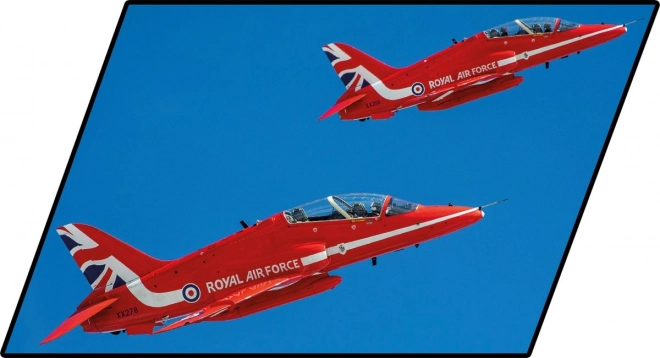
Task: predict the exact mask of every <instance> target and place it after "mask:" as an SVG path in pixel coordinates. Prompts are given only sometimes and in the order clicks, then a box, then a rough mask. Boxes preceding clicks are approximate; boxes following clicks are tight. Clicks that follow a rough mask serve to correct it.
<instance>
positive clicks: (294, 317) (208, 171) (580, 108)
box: [7, 5, 652, 353]
mask: <svg viewBox="0 0 660 358" xmlns="http://www.w3.org/2000/svg"><path fill="white" fill-rule="evenodd" d="M651 11H652V6H540V5H534V6H132V7H130V8H129V10H128V12H127V15H126V18H125V19H124V23H123V26H122V29H121V32H120V34H119V37H118V40H117V43H116V45H115V49H114V52H113V53H112V57H111V60H110V63H109V65H108V68H107V71H106V74H105V77H104V79H103V83H102V85H101V88H100V91H99V93H98V97H97V100H96V103H95V104H94V108H93V111H92V113H91V116H90V118H89V121H88V123H87V128H86V130H85V133H84V136H83V138H82V141H81V143H80V147H79V149H78V152H77V153H76V158H75V161H74V163H73V166H72V168H71V171H70V173H69V178H68V180H67V183H66V186H65V189H64V192H63V194H62V197H61V198H60V203H59V206H58V208H57V211H56V213H55V216H54V219H53V222H52V225H51V227H50V228H49V230H48V236H47V237H46V241H45V243H44V246H43V250H42V252H41V256H40V257H39V261H38V264H37V267H36V270H35V272H34V275H33V277H32V281H31V283H30V286H29V289H28V292H27V295H26V297H25V300H24V302H23V305H22V307H21V311H20V315H19V317H18V320H17V322H16V326H15V328H14V331H13V334H12V337H11V341H10V343H9V346H8V350H7V351H8V352H156V353H157V352H494V353H497V352H510V353H523V352H526V351H527V349H528V347H529V344H530V341H531V339H532V336H533V334H534V330H535V328H536V325H537V323H538V321H539V317H540V314H541V311H542V309H543V305H544V303H545V300H546V298H547V296H548V292H549V290H550V287H551V284H552V280H553V278H554V276H555V273H556V271H557V267H558V265H559V263H560V260H561V256H562V253H563V251H564V249H565V247H566V243H567V241H568V239H569V237H570V234H571V231H572V229H573V224H574V222H575V219H576V216H577V214H578V211H579V208H580V205H581V203H582V200H583V197H584V195H585V192H586V189H587V187H588V184H589V181H590V179H591V175H592V173H593V170H594V168H595V165H596V163H597V160H598V156H599V154H600V151H601V148H602V146H603V143H604V140H605V137H606V135H607V131H608V129H609V127H610V124H611V122H612V120H613V116H614V114H615V111H616V107H617V105H618V103H619V99H620V98H621V94H622V92H623V90H624V86H625V83H626V80H627V79H628V75H629V73H630V70H631V67H632V64H633V61H634V58H635V56H636V55H637V50H638V48H639V45H640V43H641V40H642V37H643V34H644V31H645V29H646V26H647V23H648V20H649V17H650V15H651ZM531 16H557V17H561V18H565V19H567V20H570V21H574V22H578V23H585V24H586V23H600V22H605V23H615V24H619V23H624V22H628V21H631V20H634V19H637V18H640V17H644V20H642V21H641V23H637V24H634V25H632V26H630V28H629V31H628V33H627V34H625V35H624V36H622V37H620V38H617V39H615V40H614V41H612V42H609V43H606V44H604V45H601V46H599V47H595V48H592V49H588V50H586V51H584V52H582V53H581V54H580V55H579V56H577V55H573V56H570V57H568V58H567V59H563V60H558V61H555V62H552V63H551V64H550V69H549V70H546V69H545V68H544V67H543V66H539V67H536V68H533V69H530V70H527V71H524V72H521V73H519V75H521V76H523V77H524V78H525V81H523V83H522V84H521V85H520V86H518V87H515V88H513V89H510V90H508V91H505V92H502V93H499V94H496V95H494V96H491V97H487V98H483V99H480V100H478V101H475V102H471V103H468V104H465V105H462V106H459V107H455V108H453V109H449V110H445V111H439V112H420V111H417V110H416V109H414V108H410V109H406V110H403V111H400V112H398V113H397V114H396V115H395V116H394V117H392V118H391V119H390V120H387V121H367V122H364V123H361V122H342V121H340V120H339V118H338V116H336V115H335V116H333V117H331V118H329V119H327V120H325V121H321V122H319V121H317V120H316V119H317V118H318V117H319V116H320V115H321V114H322V113H323V112H324V111H325V110H326V109H327V108H329V107H330V106H331V105H332V104H334V102H335V101H336V99H337V98H338V97H339V96H340V95H341V94H342V92H343V90H344V87H343V85H342V84H341V82H340V80H339V79H338V78H337V76H336V74H335V72H334V71H333V70H332V67H331V66H330V63H329V62H328V60H327V58H326V56H325V55H324V53H323V52H322V51H321V46H323V45H325V44H327V43H330V42H344V43H348V44H351V45H353V46H355V47H357V48H358V49H361V50H363V51H365V52H366V53H368V54H370V55H372V56H374V57H376V58H378V59H380V60H381V61H383V62H385V63H387V64H389V65H391V66H395V67H403V66H407V65H410V64H412V63H414V62H416V61H418V60H420V59H422V58H423V57H426V56H429V55H431V54H433V53H435V52H437V51H440V50H442V49H444V48H447V47H449V46H451V45H452V42H451V39H452V38H457V39H461V38H463V37H469V36H472V35H474V34H476V33H477V32H479V31H482V30H485V29H487V28H489V27H492V26H495V25H499V24H501V23H505V22H507V21H510V20H513V19H515V18H525V17H531ZM350 192H375V193H383V194H391V195H394V196H396V197H399V198H402V199H406V200H410V201H414V202H418V203H421V204H446V203H448V202H452V203H454V204H457V205H468V206H477V205H481V204H486V203H489V202H492V201H495V200H498V199H502V198H509V201H507V202H505V203H503V204H500V205H497V206H495V207H492V208H488V209H486V213H487V214H486V217H485V218H484V219H483V220H482V221H480V222H478V223H477V224H475V225H473V226H471V227H468V228H466V229H464V230H462V231H459V232H456V233H453V234H450V235H448V236H445V237H442V238H441V239H438V240H434V241H430V242H427V243H424V244H422V245H421V246H420V247H419V249H414V248H410V249H406V250H404V251H401V252H396V253H393V254H389V255H385V256H382V257H380V258H379V263H378V266H376V267H372V266H371V262H370V261H364V262H360V263H357V264H355V265H352V266H349V267H346V268H343V269H340V270H337V271H336V272H333V274H336V275H340V276H342V277H343V278H344V280H343V282H342V283H341V284H340V285H339V286H337V287H336V288H335V289H334V290H331V291H329V292H326V293H323V294H321V295H318V296H313V297H311V298H307V299H305V300H302V301H298V302H294V303H291V304H288V305H285V306H281V307H278V308H275V309H271V310H269V311H265V312H261V313H258V314H256V315H252V316H248V317H246V318H242V319H239V320H234V321H228V322H212V323H202V324H198V325H193V326H190V327H184V328H182V329H178V330H175V331H172V332H170V333H167V334H163V335H156V336H127V335H125V334H122V335H119V336H112V335H108V334H86V333H84V332H83V331H82V329H80V328H76V329H74V330H73V331H71V332H69V333H68V334H66V335H65V336H63V337H61V338H59V339H57V340H55V341H53V342H51V343H49V344H46V345H44V346H39V342H40V341H41V340H42V339H43V338H44V337H45V336H46V335H48V334H49V333H50V332H51V331H52V330H53V329H54V328H55V327H57V325H59V324H60V323H61V322H62V321H63V320H64V319H65V318H66V317H68V316H69V315H70V314H71V313H73V312H74V311H75V307H76V306H77V305H78V303H79V302H80V301H81V300H82V299H83V298H84V297H85V296H86V295H87V294H88V293H89V292H90V288H89V285H88V284H87V281H86V280H85V279H84V277H83V276H82V274H81V273H80V270H79V269H78V267H77V266H76V265H75V263H74V261H73V260H72V258H71V256H70V255H69V253H68V252H67V250H66V248H65V246H64V245H63V244H62V241H61V240H60V238H59V237H58V236H57V234H56V232H55V228H56V227H58V226H60V225H64V224H68V223H71V222H82V223H87V224H90V225H93V226H96V227H98V228H100V229H102V230H104V231H106V232H108V233H109V234H111V235H113V236H116V237H118V238H120V239H122V240H124V241H126V242H127V243H129V244H131V245H133V246H135V247H136V248H138V249H140V250H142V251H145V252H147V253H149V254H150V255H152V256H154V257H157V258H161V259H175V258H178V257H180V256H183V255H185V254H187V253H189V252H191V251H193V250H196V249H199V248H201V247H203V246H206V245H208V244H210V243H212V242H214V241H216V240H218V239H221V238H223V237H225V236H227V235H229V234H232V233H233V232H236V231H238V230H240V229H241V226H240V224H239V221H240V220H245V221H247V222H248V223H249V224H252V223H254V222H255V220H257V219H264V218H266V217H268V216H270V215H272V214H275V213H277V212H279V211H282V210H284V209H288V208H290V207H293V206H295V205H297V204H302V203H306V202H309V201H312V200H315V199H318V198H320V197H324V196H327V195H329V194H342V193H350Z"/></svg>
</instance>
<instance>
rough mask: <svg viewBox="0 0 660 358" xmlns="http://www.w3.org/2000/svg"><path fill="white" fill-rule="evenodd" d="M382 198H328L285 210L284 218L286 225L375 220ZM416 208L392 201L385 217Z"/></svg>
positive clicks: (383, 202)
mask: <svg viewBox="0 0 660 358" xmlns="http://www.w3.org/2000/svg"><path fill="white" fill-rule="evenodd" d="M388 197H390V196H388V195H382V194H370V193H356V194H341V195H331V196H328V197H326V198H323V199H318V200H314V201H312V202H310V203H307V204H303V205H299V206H296V207H294V208H292V209H289V210H284V217H286V219H287V221H288V222H289V223H292V224H293V223H301V222H309V221H326V220H346V219H355V218H366V217H377V216H380V215H381V213H382V211H383V206H384V204H385V201H386V199H387V198H388ZM418 205H419V204H415V203H411V202H408V201H405V200H401V199H396V198H391V200H390V201H389V203H388V206H387V208H385V215H386V216H393V215H398V214H404V213H407V212H411V211H414V210H415V209H417V207H418Z"/></svg>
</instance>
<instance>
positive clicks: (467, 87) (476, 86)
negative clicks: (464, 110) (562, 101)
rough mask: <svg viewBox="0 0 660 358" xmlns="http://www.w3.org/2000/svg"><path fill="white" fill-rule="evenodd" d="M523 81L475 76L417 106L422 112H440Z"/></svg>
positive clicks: (499, 76) (510, 75)
mask: <svg viewBox="0 0 660 358" xmlns="http://www.w3.org/2000/svg"><path fill="white" fill-rule="evenodd" d="M522 81H523V78H522V77H519V76H515V75H512V74H504V75H500V74H489V75H482V76H475V77H474V78H471V79H469V80H466V81H462V82H459V83H457V84H456V85H455V86H454V87H452V88H450V89H448V90H446V91H444V92H442V93H439V94H434V96H435V98H433V99H432V100H429V101H427V102H424V103H422V104H419V105H417V108H418V109H419V110H420V111H438V110H442V109H447V108H451V107H454V106H458V105H460V104H463V103H467V102H470V101H473V100H475V99H478V98H482V97H486V96H490V95H492V94H495V93H498V92H501V91H504V90H507V89H510V88H512V87H515V86H517V85H519V84H520V83H521V82H522Z"/></svg>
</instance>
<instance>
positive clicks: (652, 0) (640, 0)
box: [0, 0, 660, 357]
mask: <svg viewBox="0 0 660 358" xmlns="http://www.w3.org/2000/svg"><path fill="white" fill-rule="evenodd" d="M257 4H262V5H265V4H269V5H270V4H273V5H283V4H303V3H297V2H272V3H271V2H263V1H262V2H260V1H217V0H214V1H199V0H197V1H183V0H170V1H167V0H160V1H148V0H127V1H126V2H124V6H123V7H122V10H121V14H120V15H119V20H118V21H117V25H116V27H115V31H114V33H113V35H112V39H111V40H110V45H109V47H108V51H107V53H106V55H105V59H104V60H103V65H102V67H101V71H100V73H99V76H98V78H97V80H96V85H95V86H94V90H93V92H92V96H91V98H90V101H89V104H88V105H87V110H86V111H85V117H84V119H83V121H82V124H81V126H80V130H79V131H78V136H77V137H76V141H75V144H74V145H73V149H72V151H71V155H70V156H69V161H68V162H67V165H66V169H65V170H64V175H63V176H62V180H61V182H60V185H59V188H58V189H57V194H56V195H55V200H54V201H53V206H52V207H51V210H50V214H49V215H48V219H47V220H46V225H45V227H44V230H43V232H42V234H41V240H40V241H39V245H38V246H37V251H36V253H35V256H34V259H33V260H32V265H30V270H29V272H28V276H27V278H26V281H25V284H24V285H23V290H22V291H21V295H20V298H19V300H18V304H17V306H16V309H15V311H14V315H13V316H12V320H11V323H10V325H9V329H8V331H7V335H6V336H5V340H4V342H3V344H2V349H1V350H0V355H1V356H3V357H14V356H39V355H38V354H36V353H27V354H24V353H9V354H7V345H8V344H9V340H10V339H11V335H12V332H13V330H14V326H15V324H16V320H17V318H18V313H19V312H20V309H21V307H22V305H23V300H24V299H25V294H26V293H27V289H28V287H29V285H30V282H31V280H32V275H33V273H34V269H35V267H36V265H37V260H38V258H39V256H40V254H41V249H42V248H43V245H44V242H45V240H46V236H47V234H48V229H49V228H50V225H51V223H52V220H53V216H54V215H55V210H56V208H57V206H58V204H59V200H60V197H61V195H62V191H63V189H64V184H65V183H66V180H67V178H68V176H69V171H70V170H71V165H72V164H73V160H74V158H75V156H76V153H77V151H78V146H79V145H80V140H81V139H82V135H83V133H84V131H85V127H86V125H87V121H88V120H89V115H90V113H91V111H92V107H93V106H94V103H95V100H96V96H97V94H98V90H99V87H100V86H101V81H102V80H103V76H104V75H105V70H106V68H107V65H108V62H109V60H110V56H111V54H112V50H113V49H114V46H115V43H116V41H117V37H118V35H119V31H120V29H121V26H122V24H123V21H124V17H125V16H126V12H127V10H128V7H129V6H130V5H257ZM307 4H308V5H312V4H318V5H359V4H369V5H378V4H382V3H381V2H372V1H358V2H351V1H348V2H346V1H335V2H327V1H320V2H317V3H307ZM421 4H424V5H430V4H438V5H530V4H539V5H541V4H543V5H654V7H653V11H652V13H651V16H650V19H649V22H648V25H647V27H646V32H645V33H644V36H643V38H642V42H641V43H640V46H639V49H638V51H637V56H636V57H635V61H634V63H633V66H632V68H631V70H630V74H629V75H628V81H627V82H626V85H625V88H624V90H623V93H622V95H621V99H620V100H619V105H618V106H617V109H616V111H615V113H614V117H613V119H612V124H611V125H610V129H609V131H608V133H607V137H606V138H605V142H604V143H603V148H602V149H601V152H600V156H599V158H598V162H597V163H596V166H595V168H594V172H593V174H592V176H591V180H590V182H589V186H588V188H587V191H586V193H585V196H584V199H583V200H582V205H581V206H580V210H579V212H578V215H577V217H576V220H575V224H574V225H573V230H572V231H571V235H570V238H569V240H568V243H567V244H566V248H565V250H564V254H563V255H562V258H561V262H560V264H559V267H558V269H557V273H556V274H555V278H554V280H553V282H552V287H551V288H550V292H549V293H548V297H547V299H546V301H545V305H544V307H543V311H542V312H541V316H540V318H539V322H538V324H537V326H536V329H535V331H534V336H533V337H532V340H531V342H530V345H529V348H528V350H527V352H526V353H466V354H455V353H427V354H430V355H434V356H442V357H450V356H451V357H454V356H457V357H530V356H531V355H532V352H533V350H534V346H535V345H536V341H537V339H538V336H539V334H540V332H541V327H542V325H543V322H544V320H545V316H546V314H547V312H548V309H549V307H550V302H551V301H552V297H553V296H554V293H555V289H556V287H557V283H558V282H559V278H560V276H561V273H562V271H563V269H564V264H565V263H566V259H567V258H568V253H569V251H570V249H571V246H572V245H573V240H574V239H575V235H576V233H577V230H578V227H579V226H580V222H581V220H582V215H583V214H584V210H585V209H586V206H587V202H588V201H589V197H590V196H591V191H592V189H593V186H594V184H595V182H596V177H597V176H598V172H599V171H600V167H601V165H602V163H603V159H604V158H605V153H606V152H607V148H608V147H609V144H610V140H611V138H612V134H613V133H614V129H615V127H616V124H617V122H618V120H619V115H620V114H621V110H622V108H623V104H624V103H625V100H626V97H627V95H628V91H629V89H630V85H631V83H632V80H633V77H634V76H635V72H636V71H637V66H638V65H639V60H640V58H641V56H642V53H643V52H644V48H645V46H646V42H647V40H648V37H649V34H650V33H651V29H652V27H653V23H654V22H655V18H656V15H657V13H658V8H659V5H660V3H659V2H658V0H632V1H601V2H571V1H540V2H536V3H533V2H532V3H530V2H529V1H498V2H488V1H483V0H482V1H470V2H437V3H436V2H425V1H421V2H420V1H410V2H406V5H421ZM48 355H54V356H87V355H90V354H88V353H51V354H48ZM93 355H94V356H117V355H121V356H127V355H135V353H133V354H131V353H95V354H93ZM189 355H195V356H204V355H220V353H194V354H193V353H176V354H174V353H169V354H157V353H141V354H139V356H152V357H169V356H177V357H180V356H189ZM277 355H294V354H277ZM296 355H298V354H296ZM337 355H345V354H337ZM390 355H393V354H390ZM396 355H401V354H396ZM417 355H419V354H417Z"/></svg>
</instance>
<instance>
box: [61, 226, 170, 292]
mask: <svg viewBox="0 0 660 358" xmlns="http://www.w3.org/2000/svg"><path fill="white" fill-rule="evenodd" d="M57 233H58V234H59V235H60V237H61V238H62V241H64V245H66V247H67V249H69V252H70V253H71V256H73V259H74V260H75V261H76V264H77V265H78V267H79V268H80V270H81V271H82V273H83V275H85V278H87V281H88V282H89V284H90V285H91V286H92V289H95V288H97V287H98V288H101V287H104V286H105V292H107V291H110V290H112V289H113V288H117V287H120V286H122V285H124V284H125V283H126V282H130V281H132V280H134V279H136V278H139V277H140V276H143V275H146V274H148V273H149V272H152V271H154V270H155V269H157V268H159V267H162V266H164V265H165V264H167V263H168V261H162V260H158V259H155V258H153V257H151V256H149V255H147V254H145V253H143V252H141V251H140V250H137V249H136V248H134V247H131V246H130V245H128V244H126V243H124V242H122V241H120V240H118V239H116V238H114V237H112V236H110V235H108V234H106V233H104V232H103V231H101V230H99V229H97V228H95V227H92V226H89V225H85V224H68V225H64V226H62V227H59V228H57Z"/></svg>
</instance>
